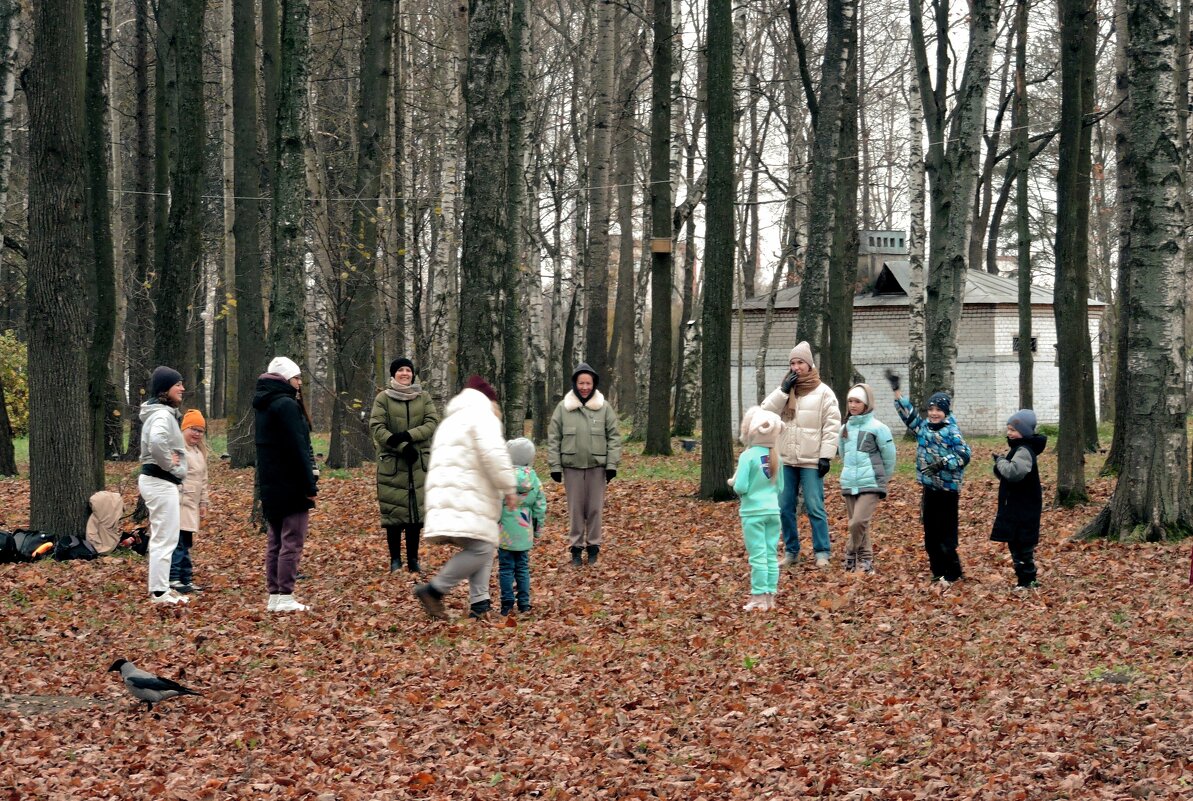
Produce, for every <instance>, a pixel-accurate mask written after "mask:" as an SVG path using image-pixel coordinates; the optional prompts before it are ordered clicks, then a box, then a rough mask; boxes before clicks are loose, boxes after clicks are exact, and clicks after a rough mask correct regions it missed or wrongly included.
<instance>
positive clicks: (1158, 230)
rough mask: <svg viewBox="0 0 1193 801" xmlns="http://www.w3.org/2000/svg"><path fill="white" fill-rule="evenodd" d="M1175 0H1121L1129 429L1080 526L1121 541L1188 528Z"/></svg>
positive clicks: (1192, 524)
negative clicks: (1093, 515) (1115, 466)
mask: <svg viewBox="0 0 1193 801" xmlns="http://www.w3.org/2000/svg"><path fill="white" fill-rule="evenodd" d="M1176 13H1177V8H1176V0H1128V1H1127V27H1128V30H1129V44H1128V47H1127V74H1128V84H1129V92H1130V96H1131V110H1130V115H1129V120H1130V131H1129V133H1130V139H1131V150H1130V154H1129V156H1128V161H1127V167H1128V169H1130V171H1131V173H1132V175H1131V181H1132V184H1133V186H1134V191H1133V192H1132V195H1131V227H1130V232H1129V234H1130V242H1131V248H1130V254H1129V263H1128V265H1127V270H1128V273H1127V277H1126V280H1127V281H1128V282H1130V288H1129V290H1128V293H1127V294H1128V304H1127V305H1126V306H1125V307H1124V308H1123V315H1124V317H1125V318H1126V327H1127V342H1126V351H1125V353H1124V355H1123V368H1124V369H1125V370H1127V371H1129V372H1130V374H1131V392H1130V394H1129V395H1127V396H1124V397H1120V401H1121V407H1120V413H1119V420H1118V425H1120V426H1124V427H1125V428H1126V429H1127V430H1128V431H1130V432H1131V433H1130V445H1129V447H1127V448H1125V449H1124V450H1123V452H1122V470H1121V472H1120V473H1119V479H1118V483H1117V485H1116V486H1115V490H1114V495H1113V496H1112V497H1111V499H1110V503H1109V505H1108V506H1107V507H1106V510H1105V512H1104V513H1103V514H1101V515H1099V517H1098V518H1097V519H1096V520H1095V521H1094V523H1092V524H1091V525H1090V527H1089V528H1088V529H1087V532H1091V533H1095V534H1096V533H1107V534H1109V535H1110V536H1112V537H1115V538H1118V539H1120V540H1127V541H1143V540H1148V541H1152V540H1164V539H1169V538H1175V537H1181V536H1187V535H1188V534H1189V533H1190V532H1191V531H1193V513H1191V508H1190V506H1191V503H1193V499H1191V498H1190V495H1189V469H1188V468H1189V464H1188V439H1187V435H1186V425H1187V421H1186V414H1187V411H1188V403H1187V399H1186V396H1185V370H1186V369H1187V362H1186V356H1187V354H1186V351H1185V338H1184V302H1185V278H1186V276H1185V264H1184V249H1185V247H1186V243H1185V236H1184V224H1185V214H1184V208H1183V206H1182V203H1183V201H1184V186H1183V172H1182V169H1181V161H1180V159H1181V151H1180V147H1179V143H1178V142H1177V119H1176V116H1177V112H1176V91H1175V89H1176V86H1175V81H1174V80H1173V69H1174V63H1175V61H1176V51H1177V44H1176V30H1177V19H1176Z"/></svg>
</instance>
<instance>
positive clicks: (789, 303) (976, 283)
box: [745, 259, 1105, 310]
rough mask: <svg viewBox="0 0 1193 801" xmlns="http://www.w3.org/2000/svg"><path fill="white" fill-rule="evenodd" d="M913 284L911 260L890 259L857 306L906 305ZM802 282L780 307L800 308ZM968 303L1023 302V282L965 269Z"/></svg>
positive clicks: (750, 304)
mask: <svg viewBox="0 0 1193 801" xmlns="http://www.w3.org/2000/svg"><path fill="white" fill-rule="evenodd" d="M910 285H911V263H910V262H909V261H907V260H905V259H904V260H889V261H884V262H883V263H882V271H881V272H879V274H878V278H876V279H875V281H874V286H873V288H871V289H869V290H867V291H865V292H860V293H858V294H857V295H855V296H854V298H853V305H854V306H855V307H859V306H906V305H907V304H908V300H907V287H908V286H910ZM799 290H800V287H799V284H796V285H795V286H789V287H786V288H784V289H780V290H779V291H778V292H777V293H776V295H775V308H776V309H798V308H799ZM766 301H767V296H766V295H759V296H757V297H753V298H748V299H747V300H746V302H745V308H746V309H747V310H750V309H765V308H766ZM964 302H965V303H967V304H975V305H983V306H986V305H1012V306H1013V305H1016V304H1018V303H1019V283H1018V281H1017V280H1016V279H1014V278H1007V277H1006V276H1002V275H994V274H992V273H988V272H985V271H982V270H966V271H965V300H964ZM1031 302H1032V305H1033V306H1036V305H1040V306H1051V305H1052V289H1051V288H1049V287H1039V286H1033V287H1032V288H1031ZM1089 305H1090V306H1098V307H1101V306H1104V305H1105V304H1104V303H1102V301H1100V300H1090V301H1089Z"/></svg>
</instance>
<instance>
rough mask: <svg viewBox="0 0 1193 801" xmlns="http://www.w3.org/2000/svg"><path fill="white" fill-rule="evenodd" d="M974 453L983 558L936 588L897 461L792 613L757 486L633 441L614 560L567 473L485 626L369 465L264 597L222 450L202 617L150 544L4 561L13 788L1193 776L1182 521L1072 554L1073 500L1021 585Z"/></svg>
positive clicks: (2, 728)
mask: <svg viewBox="0 0 1193 801" xmlns="http://www.w3.org/2000/svg"><path fill="white" fill-rule="evenodd" d="M907 447H908V446H907V445H906V444H901V445H900V450H901V454H900V458H901V459H907V458H910V451H909V450H908V449H907ZM976 450H977V451H978V452H977V453H976V454H975V458H974V462H975V464H974V467H973V469H971V471H970V478H969V481H968V483H967V484H966V486H965V490H964V493H963V497H962V512H961V518H962V529H961V555H962V559H963V563H964V565H965V569H966V574H967V579H966V580H965V581H964V582H962V583H960V584H958V585H956V586H954V587H952V588H949V589H948V590H946V591H944V592H940V591H938V590H937V589H935V588H933V587H931V586H930V585H929V583H928V578H929V576H928V574H927V569H926V560H925V558H924V556H923V553H922V549H921V546H920V539H921V533H920V528H919V523H918V491H917V490H916V488H915V487H914V485H913V484H912V482H911V480H910V479H909V478H908V477H906V476H905V475H900V476H899V477H897V478H896V480H895V482H894V484H893V486H892V491H891V497H890V498H889V499H888V500H887V502H886V503H885V504H883V505H882V506H881V507H880V509H879V512H878V515H877V518H876V521H875V525H874V537H875V543H876V550H877V567H878V573H877V574H876V575H874V576H868V577H867V576H858V575H851V574H846V573H844V572H843V571H842V570H841V568H840V566H839V563H838V557H839V556H840V553H841V550H840V548H841V545H842V543H843V531H844V516H843V507H842V504H841V502H840V499H839V497H837V496H835V495H834V494H833V493H832V492H831V491H830V493H829V512H830V516H831V517H832V521H831V522H832V528H833V540H834V565H833V566H832V567H831V568H830V569H825V570H817V569H816V568H815V567H813V566H811V565H809V564H808V563H807V562H806V561H805V562H803V563H801V564H800V565H799V566H798V567H797V568H796V569H795V570H794V571H792V572H789V573H785V574H784V575H783V577H782V579H781V582H780V587H779V592H780V594H779V601H780V604H781V606H780V609H779V610H777V611H775V612H772V613H752V614H747V613H744V612H742V611H740V605H741V603H742V602H743V601H744V600H746V597H747V593H748V581H747V566H746V561H745V555H744V548H743V546H742V542H741V536H740V529H739V525H738V519H737V509H736V506H735V505H731V504H720V505H714V504H708V503H702V502H698V501H696V500H694V498H693V497H692V494H693V492H694V491H695V487H696V484H695V482H694V481H692V480H690V479H670V480H668V479H648V478H635V477H634V476H635V475H637V476H643V475H655V474H657V473H658V467H659V463H658V462H657V461H654V462H650V461H648V460H643V459H641V458H638V459H634V458H633V457H630V459H629V464H628V465H627V466H626V467H627V469H626V470H625V471H623V472H625V473H626V474H628V477H627V478H626V480H622V478H620V477H619V478H618V479H617V480H616V481H614V482H613V484H611V485H610V496H609V500H608V504H607V507H606V514H605V523H606V526H607V531H606V537H607V539H606V546H605V548H604V550H603V552H602V555H601V560H600V563H599V565H598V566H596V567H595V568H592V569H588V568H585V569H583V570H575V569H573V568H571V567H569V566H567V565H566V561H567V559H566V553H565V551H566V547H565V546H566V541H565V538H564V521H565V519H566V512H565V506H564V499H563V495H562V490H561V488H560V487H559V486H558V485H549V492H550V503H551V508H550V515H551V518H550V521H549V524H548V527H547V531H546V535H545V539H544V540H543V544H542V545H541V546H540V547H538V548H537V549H536V550H535V551H534V552H533V555H532V558H531V567H532V572H533V589H534V599H533V600H534V611H533V613H531V614H530V615H526V616H523V617H521V618H518V619H517V620H509V621H505V622H503V623H502V624H500V625H497V626H491V627H490V626H482V625H478V624H471V623H469V622H467V621H466V620H460V621H458V622H454V623H451V624H444V623H433V622H430V621H428V620H427V619H426V618H425V617H424V615H423V614H422V612H421V610H420V608H419V607H418V605H417V603H416V602H415V600H414V599H413V598H412V597H411V594H410V589H411V586H412V584H411V581H410V579H409V578H408V577H406V576H405V574H403V575H400V576H390V575H389V574H388V573H387V572H385V570H384V567H385V565H386V563H387V559H386V557H385V555H384V549H385V546H384V541H383V538H382V536H381V534H380V531H379V529H378V528H377V526H376V522H375V517H374V509H375V506H374V502H373V495H372V477H371V473H370V472H368V471H359V472H357V471H353V472H352V473H351V474H347V477H346V478H335V477H325V478H324V480H323V482H322V484H321V487H320V495H319V499H320V503H319V508H318V510H317V511H316V512H315V513H314V515H313V519H312V526H311V536H310V539H309V541H308V545H307V549H306V555H305V558H304V561H303V570H304V572H305V573H307V574H309V577H308V578H307V579H305V580H303V581H302V582H300V585H299V593H298V594H299V596H300V598H301V599H302V600H305V601H308V602H310V603H312V604H313V605H314V609H315V610H314V612H312V613H308V614H304V615H276V614H267V613H266V612H265V595H266V591H265V587H264V582H263V578H262V568H261V561H262V557H263V551H264V548H263V538H262V536H261V535H259V534H258V533H256V531H254V530H253V529H252V528H251V527H250V526H249V524H248V522H247V517H248V508H249V501H250V497H249V496H250V492H251V485H252V481H251V473H248V472H244V471H240V472H236V471H230V470H228V469H227V468H225V467H224V466H222V465H218V464H215V465H213V468H212V473H213V491H212V500H213V514H212V517H211V519H210V521H209V525H208V529H207V530H206V531H204V532H202V533H201V534H200V535H198V537H197V541H196V547H195V549H194V558H195V561H196V579H195V580H196V582H197V583H200V584H202V585H204V586H205V587H206V590H205V591H203V592H201V593H199V594H197V595H195V596H193V598H194V601H193V603H191V604H190V605H189V606H188V607H185V608H170V609H160V608H157V607H151V606H150V605H149V604H148V603H147V602H146V594H145V572H146V568H145V564H144V562H143V561H142V560H140V559H139V558H135V557H120V558H105V559H103V560H101V561H98V562H92V563H80V562H71V563H64V564H55V563H44V562H43V563H38V564H35V565H4V566H0V628H2V632H0V633H2V642H3V646H2V647H3V650H2V656H3V664H4V666H5V672H4V676H3V686H2V688H0V746H2V747H0V752H2V753H3V758H2V759H0V797H3V796H4V794H5V793H7V795H8V796H9V797H12V798H43V799H75V798H122V799H132V798H146V799H147V798H177V799H226V798H254V799H257V798H304V799H320V800H321V801H328V800H330V799H345V801H347V800H348V799H389V798H491V799H498V798H509V797H526V798H594V799H596V798H671V799H701V798H703V799H757V798H775V799H780V798H783V799H788V798H800V797H809V796H819V797H826V798H843V799H844V798H848V799H866V798H872V799H914V798H925V799H951V798H958V799H960V798H966V799H969V798H974V799H999V800H1000V801H1001V800H1002V799H1058V798H1072V799H1102V798H1114V799H1120V798H1121V799H1130V798H1139V799H1146V798H1151V799H1184V800H1186V801H1187V799H1190V798H1193V658H1191V654H1193V593H1191V592H1190V589H1189V587H1188V586H1187V582H1188V576H1189V543H1188V542H1185V543H1178V544H1175V545H1139V546H1120V545H1117V544H1109V543H1104V542H1097V543H1093V544H1072V543H1070V542H1068V537H1069V536H1070V534H1071V533H1072V532H1073V531H1074V530H1075V528H1077V527H1078V526H1080V525H1081V524H1082V523H1083V522H1084V521H1086V520H1088V519H1089V518H1090V517H1091V516H1092V515H1093V513H1094V512H1095V511H1096V508H1097V507H1096V506H1095V505H1091V506H1089V507H1087V508H1084V509H1079V510H1076V511H1064V510H1051V509H1050V510H1048V511H1047V512H1046V515H1045V521H1044V531H1045V534H1044V538H1043V543H1042V545H1041V547H1040V549H1039V551H1038V561H1039V564H1040V567H1041V575H1040V579H1041V581H1042V583H1043V588H1042V589H1041V590H1039V591H1038V592H1035V593H1031V594H1027V595H1020V594H1016V593H1012V592H1011V586H1012V584H1013V574H1012V571H1011V567H1010V562H1009V558H1008V557H1007V554H1006V551H1005V546H1002V545H999V544H996V543H991V542H989V541H988V532H989V528H990V523H991V520H992V518H993V511H994V498H995V492H996V485H995V482H994V480H993V478H992V477H991V476H990V474H989V471H988V467H987V466H988V464H989V446H988V445H987V446H985V447H984V450H983V448H982V447H979V448H977V449H976ZM676 458H677V459H686V460H688V461H689V465H688V467H691V465H692V464H694V460H695V459H698V454H693V455H684V456H679V457H676ZM130 469H131V468H129V467H128V466H127V465H116V464H113V465H109V470H110V471H111V472H121V473H127V472H128V471H129V470H130ZM1045 474H1046V479H1047V480H1050V477H1051V475H1053V474H1054V465H1053V463H1052V462H1051V461H1046V462H1045ZM835 486H836V484H835V479H830V490H831V489H832V488H835ZM124 487H125V490H126V491H125V497H126V503H127V508H128V509H131V508H132V500H133V495H132V493H133V492H134V491H135V490H134V489H133V487H134V485H133V483H132V482H131V481H126V482H125V483H124ZM1092 489H1093V494H1094V495H1095V500H1096V501H1097V502H1100V501H1102V500H1104V499H1105V498H1106V497H1107V495H1108V494H1109V492H1110V484H1109V483H1108V482H1106V481H1102V480H1098V481H1095V482H1093V486H1092ZM1047 491H1048V490H1046V492H1047ZM27 505H28V484H27V482H25V481H23V480H8V481H2V482H0V527H5V528H12V527H15V526H17V525H21V524H23V523H25V522H26V521H27V515H28V508H27ZM805 531H806V529H805ZM805 550H807V549H805ZM426 551H427V552H426V553H425V556H424V563H425V566H428V567H432V568H434V567H437V566H438V565H439V564H441V563H442V561H443V560H444V558H445V557H446V556H447V555H448V552H447V551H446V550H444V549H440V548H428V549H426ZM493 590H494V594H495V595H496V576H494V587H493ZM465 595H466V593H465V592H464V590H463V588H460V589H458V590H457V591H456V592H455V593H453V595H452V596H451V597H450V598H449V601H450V608H451V610H452V611H453V613H454V615H455V616H457V617H459V616H461V615H462V614H463V612H464V611H465V603H466V601H465ZM117 657H124V658H127V659H130V660H132V661H134V662H136V663H137V664H138V665H139V666H140V667H143V668H145V669H147V670H150V671H153V672H156V673H159V674H161V675H164V676H167V677H171V678H175V679H178V680H180V681H182V682H183V683H185V684H188V685H190V686H193V687H195V688H198V689H201V690H203V691H204V692H205V693H206V694H205V695H204V697H201V698H182V699H176V700H173V701H169V702H166V703H164V704H162V705H160V706H159V707H157V708H156V709H155V711H154V712H153V713H146V712H144V711H142V709H143V706H138V705H136V704H135V703H134V702H133V700H132V699H131V698H129V697H128V696H127V695H126V694H125V693H124V691H123V687H122V685H121V683H120V681H119V677H118V675H117V674H115V673H107V672H105V669H106V668H107V667H108V666H109V665H110V664H111V662H112V661H113V660H114V659H115V658H117Z"/></svg>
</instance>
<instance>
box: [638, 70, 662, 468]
mask: <svg viewBox="0 0 1193 801" xmlns="http://www.w3.org/2000/svg"><path fill="white" fill-rule="evenodd" d="M652 78H653V75H652ZM652 94H653V88H652ZM651 105H652V109H651V112H652V114H651V123H652V125H653V123H654V114H653V111H654V109H653V101H652V104H651ZM653 147H654V142H653V141H652V142H651V148H652V152H653ZM653 168H654V164H653V162H652V163H651V164H649V165H648V166H647V170H646V175H645V176H644V179H645V180H644V181H643V186H642V196H643V197H644V198H645V199H646V202H645V203H643V204H642V231H643V240H644V241H646V236H645V234H646V232H648V231H650V232H652V233H653V231H652V224H651V203H652V201H653V198H652V195H651V185H652V181H651V170H652V169H653ZM668 205H670V204H669V203H668ZM650 241H651V242H653V239H651V240H650ZM670 243H671V242H670V240H667V244H668V246H670ZM651 250H652V249H651V248H650V247H643V248H642V253H641V255H640V256H639V259H638V275H637V277H636V278H635V281H634V353H635V354H636V356H637V358H636V360H635V366H634V382H635V384H637V391H636V394H637V398H638V403H636V404H635V405H634V415H633V426H634V427H633V431H632V432H631V434H630V437H631V438H632V439H637V440H643V441H645V440H646V430H647V424H648V420H649V414H650V408H651V404H652V403H653V402H654V399H653V397H652V396H651V393H650V386H651V383H650V379H651V370H653V369H654V367H653V365H654V360H655V354H654V352H653V350H652V348H651V347H650V344H651V330H650V328H648V327H647V323H646V307H647V301H648V299H649V297H650V282H651V279H652V278H653V276H652V274H651V262H652V260H653V259H654V253H652V252H651ZM667 316H668V317H670V316H671V315H669V314H668V315H667ZM651 323H652V325H653V320H652V321H651ZM668 325H670V320H668ZM647 354H649V356H648V355H647ZM667 367H668V372H669V371H670V365H668V366H667ZM670 409H671V407H670V404H669V403H667V399H664V401H663V415H664V417H665V418H666V417H669V416H670ZM665 422H666V423H669V422H670V421H665ZM666 428H667V427H666V426H665V429H666ZM667 433H668V435H669V434H670V431H668V432H667ZM667 446H668V448H670V446H671V438H670V436H668V438H667Z"/></svg>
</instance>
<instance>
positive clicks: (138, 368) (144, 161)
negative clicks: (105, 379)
mask: <svg viewBox="0 0 1193 801" xmlns="http://www.w3.org/2000/svg"><path fill="white" fill-rule="evenodd" d="M133 14H134V20H135V22H134V26H135V29H134V37H135V40H134V41H135V44H134V48H133V49H134V55H133V92H134V95H135V103H134V105H135V109H136V110H135V112H134V119H135V121H136V145H135V147H136V156H135V158H134V161H133V164H134V167H133V172H134V174H135V177H134V179H133V180H134V184H133V185H134V186H135V187H136V195H135V196H134V198H133V274H132V276H131V278H130V280H129V281H128V283H127V284H126V286H127V288H128V293H129V297H128V335H127V337H126V339H125V341H126V343H127V346H128V383H129V408H128V409H127V410H126V411H127V412H129V417H130V421H129V431H128V447H127V448H126V449H125V453H124V458H125V459H126V460H128V461H136V460H137V459H139V458H140V456H141V418H140V416H139V415H138V414H137V413H136V409H137V406H138V405H139V404H140V403H141V401H142V400H143V399H144V397H145V384H146V382H147V381H148V379H149V371H150V370H151V369H152V365H151V364H150V360H151V359H152V355H153V353H152V348H153V327H154V320H153V305H152V303H151V300H150V297H151V279H150V273H151V272H152V265H153V247H152V244H153V239H152V234H153V232H154V223H153V215H152V213H151V212H150V208H149V200H150V198H151V197H152V192H153V189H154V177H155V170H154V158H153V149H154V142H153V138H152V135H151V120H150V113H149V0H134V2H133ZM167 145H168V143H159V146H160V147H166V146H167ZM158 205H161V206H164V205H165V202H164V200H161V201H159V203H158Z"/></svg>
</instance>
